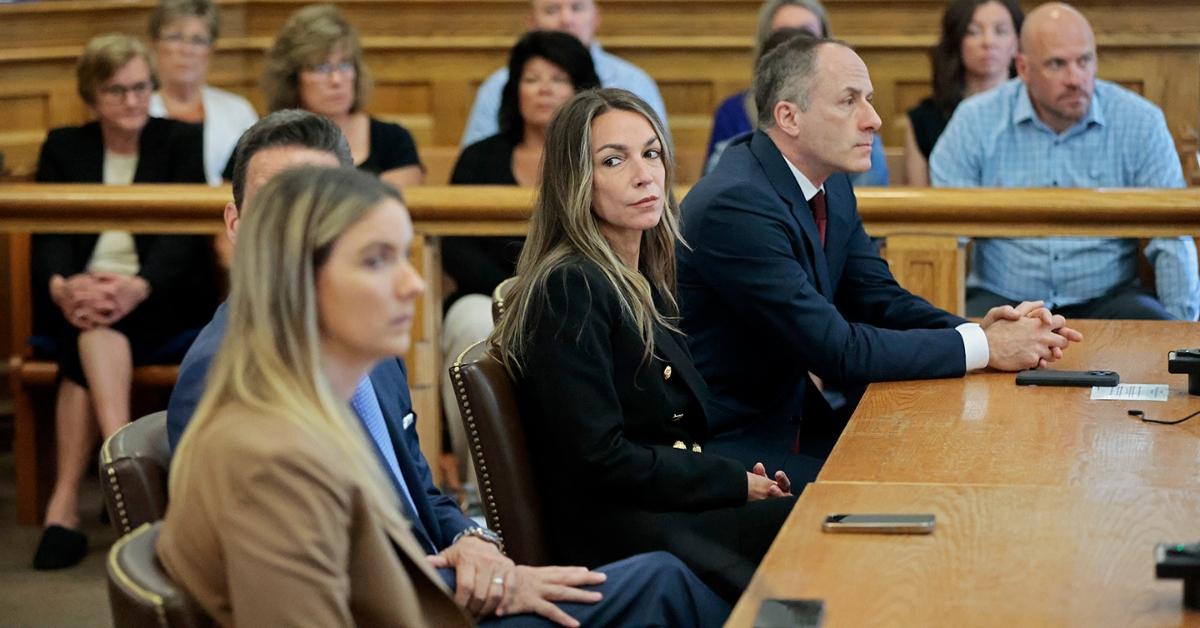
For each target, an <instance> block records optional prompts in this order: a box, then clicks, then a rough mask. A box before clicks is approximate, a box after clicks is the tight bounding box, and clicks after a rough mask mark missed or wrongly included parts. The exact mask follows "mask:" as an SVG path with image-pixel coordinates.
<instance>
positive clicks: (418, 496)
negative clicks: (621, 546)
mask: <svg viewBox="0 0 1200 628" xmlns="http://www.w3.org/2000/svg"><path fill="white" fill-rule="evenodd" d="M233 159H234V169H233V195H234V201H233V202H231V203H229V204H227V205H226V207H225V226H226V234H227V235H228V236H229V239H230V240H231V241H233V240H235V239H236V238H237V227H238V221H239V219H240V208H242V207H244V206H245V204H247V203H249V201H250V200H251V199H252V198H253V196H254V193H255V192H256V191H257V190H258V189H259V188H260V187H262V186H263V185H264V184H265V183H266V182H267V181H268V180H270V178H271V177H273V176H274V175H275V174H278V173H279V172H281V171H283V170H285V169H287V168H289V167H293V166H298V165H303V164H307V165H318V166H322V165H323V166H330V167H337V166H342V167H352V166H353V161H352V159H351V156H350V148H349V146H348V145H347V144H346V140H345V139H344V138H343V137H342V134H341V132H340V131H339V130H338V128H337V127H336V126H335V125H333V123H331V122H329V121H328V120H327V119H325V118H323V117H320V116H316V115H313V114H310V113H307V112H303V111H297V110H285V111H279V112H275V113H272V114H271V115H269V116H267V117H265V118H263V119H262V120H260V121H259V122H258V123H256V124H255V125H254V126H252V127H251V128H250V129H248V130H247V131H246V133H245V134H244V135H243V136H242V138H241V139H240V140H239V142H238V146H237V148H236V150H235V153H234V157H233ZM235 263H236V262H235ZM227 320H228V310H227V306H226V304H224V303H222V304H221V306H220V307H219V308H218V309H217V312H216V314H214V316H213V318H212V320H211V321H210V322H209V324H208V325H207V326H206V327H205V328H204V329H203V330H202V331H201V332H200V335H199V336H198V337H197V338H196V341H195V343H194V344H193V345H192V347H191V348H190V349H189V350H188V353H187V355H186V356H185V357H184V360H183V363H182V364H181V365H180V369H179V380H178V381H177V382H176V384H175V389H174V390H173V391H172V392H171V400H170V403H169V405H168V407H167V436H168V440H169V444H170V446H171V450H172V451H174V449H175V446H176V445H177V444H178V443H179V439H180V437H181V436H182V434H183V431H184V428H185V427H186V426H187V423H188V421H189V420H190V419H191V417H192V414H193V413H194V412H195V410H196V405H197V404H198V402H199V401H200V397H201V396H203V393H204V379H205V376H206V374H207V372H208V368H209V365H210V363H211V362H212V359H213V356H214V355H216V353H217V350H218V348H219V346H220V344H221V339H222V337H223V336H224V333H225V327H226V324H227ZM368 379H369V381H364V382H360V384H359V391H356V393H355V399H354V402H352V405H353V406H354V410H355V412H356V414H358V416H359V417H360V419H362V420H363V423H364V426H366V428H367V431H368V432H369V433H371V436H372V438H373V440H374V441H375V444H376V448H377V450H378V453H379V454H380V462H381V464H383V465H384V467H385V468H389V469H390V470H392V473H391V475H392V476H393V480H394V481H395V484H396V489H397V492H398V493H400V495H401V498H402V499H401V504H402V505H401V507H402V509H404V510H405V513H404V514H405V516H406V517H407V518H408V520H409V521H410V522H411V523H412V531H413V534H414V535H415V536H416V537H417V539H418V540H419V541H420V542H422V543H423V544H424V545H425V546H426V547H427V548H428V549H429V552H430V556H429V559H430V563H431V564H432V565H433V566H434V567H436V568H438V569H439V572H440V573H441V575H442V578H443V579H444V580H445V581H446V584H447V586H448V587H450V589H451V590H452V591H454V595H455V601H456V602H457V603H458V604H459V605H460V606H462V607H463V608H465V609H467V611H468V612H470V613H472V614H473V615H474V616H475V617H476V618H477V619H481V620H482V624H483V625H501V626H526V625H531V626H539V625H550V624H561V625H567V626H577V625H579V624H580V622H582V623H584V624H589V625H592V624H594V625H629V626H642V625H714V626H717V625H720V624H721V622H723V621H724V619H725V618H726V617H727V616H728V615H729V611H730V608H729V605H728V604H726V603H725V602H724V601H722V600H721V599H720V598H719V597H717V595H716V594H715V593H713V592H712V591H711V590H710V589H708V588H707V587H706V586H705V585H704V584H703V583H701V582H700V580H699V579H698V578H697V577H696V576H695V574H693V573H692V572H691V571H690V570H689V569H688V568H687V567H686V566H685V565H684V564H683V563H682V562H680V561H679V559H677V558H675V557H674V556H672V555H670V554H667V553H665V552H655V553H649V554H640V555H638V556H634V557H631V558H628V559H626V560H622V561H620V562H616V563H612V564H610V565H606V566H604V567H601V568H599V569H597V570H596V572H599V573H600V574H603V575H598V574H596V573H589V572H588V571H587V570H585V569H583V568H562V567H545V568H522V570H520V571H518V570H516V569H514V567H515V565H514V564H513V562H512V561H511V560H509V559H508V558H507V557H506V556H504V554H503V552H502V551H501V543H500V540H499V537H497V536H496V535H494V534H492V533H491V532H490V531H488V530H486V529H483V528H480V527H478V526H476V525H475V523H474V522H473V521H472V520H471V519H469V518H467V517H466V516H465V515H463V514H462V511H461V510H460V509H459V508H458V505H457V504H456V503H455V502H454V500H453V499H451V498H449V497H447V496H446V495H443V494H442V493H441V491H439V490H438V489H437V487H435V486H434V485H433V478H432V474H431V473H430V471H429V465H428V464H427V463H426V461H425V457H424V456H423V455H422V454H421V447H420V443H419V441H418V440H417V431H416V425H415V416H414V414H413V411H412V401H411V398H410V396H409V390H408V381H407V376H406V372H405V368H404V362H403V361H401V360H399V359H395V360H385V361H384V362H381V363H380V364H379V365H378V366H377V367H375V369H374V370H372V371H371V374H370V377H369V378H368ZM360 393H364V394H360ZM360 403H362V404H364V405H362V406H360V405H359V404H360ZM368 414H374V416H375V417H376V418H380V419H381V420H382V423H383V425H384V426H385V428H386V434H379V435H377V434H376V433H374V432H373V431H372V428H371V424H372V420H369V419H368V417H367V415H368ZM392 463H395V467H394V468H393V467H391V464H392ZM597 582H600V584H595V583H597ZM584 584H591V585H593V586H587V587H586V588H583V586H582V585H584ZM506 587H508V589H509V594H510V595H511V596H512V597H516V598H523V600H524V602H526V606H529V607H531V608H533V609H534V613H536V614H527V615H514V616H511V617H494V616H491V615H492V613H493V611H494V610H495V609H496V607H497V605H498V604H499V602H500V600H501V597H502V596H504V595H505V591H506ZM513 589H515V591H514V590H513Z"/></svg>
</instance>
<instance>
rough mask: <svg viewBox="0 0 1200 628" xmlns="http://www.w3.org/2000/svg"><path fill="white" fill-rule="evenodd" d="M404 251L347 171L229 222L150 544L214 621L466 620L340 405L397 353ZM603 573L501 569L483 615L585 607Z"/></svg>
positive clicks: (383, 191) (296, 182)
mask: <svg viewBox="0 0 1200 628" xmlns="http://www.w3.org/2000/svg"><path fill="white" fill-rule="evenodd" d="M411 240H412V223H411V222H410V220H409V217H408V213H407V211H406V210H405V209H404V206H403V205H402V204H401V202H400V198H399V195H398V194H397V193H396V192H395V190H393V189H392V188H390V187H388V186H387V185H385V184H381V183H379V181H378V180H377V179H375V178H374V177H372V176H370V175H367V174H362V173H358V172H355V171H353V170H350V169H340V170H335V169H319V168H303V169H297V170H291V171H288V172H284V173H283V174H280V175H278V176H276V177H275V178H274V179H273V180H272V181H271V182H270V183H268V184H267V185H266V186H265V187H264V188H263V189H262V190H261V191H260V192H259V193H258V194H257V195H256V202H255V203H254V204H253V206H252V207H251V208H250V211H248V212H246V214H245V217H244V218H243V220H242V221H241V227H240V229H239V237H238V240H237V245H236V247H237V248H236V250H235V258H236V260H237V261H236V263H235V264H234V265H233V276H232V289H231V294H230V299H229V305H228V308H229V309H228V311H229V320H228V329H227V332H226V334H225V338H224V341H223V344H222V345H221V348H220V350H219V352H218V354H217V357H216V358H215V360H214V362H213V365H212V367H211V369H210V371H209V374H208V380H207V386H206V391H205V395H204V397H203V398H202V399H201V401H200V405H199V407H198V408H197V409H196V412H195V415H194V417H193V419H192V421H191V424H190V426H189V428H188V430H187V431H186V432H185V433H184V435H183V439H182V440H181V441H180V444H179V446H178V448H177V450H176V453H175V457H174V460H173V463H172V468H171V479H170V489H171V491H170V492H171V502H170V507H169V509H168V512H167V515H166V520H165V522H164V525H163V530H162V534H161V536H160V538H159V541H158V546H157V550H158V554H159V557H160V559H161V560H162V563H163V566H164V567H165V568H166V570H167V572H168V573H169V574H170V575H171V577H172V578H173V579H174V580H175V581H176V582H178V583H179V584H180V585H181V586H182V587H183V588H184V589H185V590H186V591H187V592H188V593H190V594H191V595H192V596H193V597H194V598H195V600H196V601H197V602H198V603H199V605H200V606H201V607H202V608H203V609H204V610H205V611H206V612H207V613H208V614H209V615H211V616H212V617H213V618H214V619H215V620H216V621H217V623H219V624H221V625H226V626H228V625H244V626H276V625H312V626H344V625H355V624H358V625H369V626H467V625H471V624H472V619H471V617H470V616H469V615H467V614H466V612H464V611H463V610H461V609H460V608H459V607H458V606H457V605H456V604H455V602H454V600H453V598H451V597H450V596H449V595H448V593H447V584H446V583H445V581H444V580H443V579H442V578H440V577H439V574H438V572H436V571H435V570H434V568H433V567H432V566H431V565H432V561H431V559H430V557H429V556H427V555H426V554H427V551H426V549H425V548H424V547H422V546H421V544H420V542H419V541H418V540H417V539H416V537H414V536H413V534H412V532H411V530H410V528H409V525H408V523H407V522H406V520H405V519H404V518H403V515H401V514H400V513H401V512H402V509H401V506H400V503H399V500H400V496H399V494H398V493H397V491H396V490H394V489H393V488H392V486H391V485H390V484H389V480H388V479H387V477H386V476H385V475H384V474H385V471H384V467H383V465H381V464H380V462H379V457H378V456H377V455H376V453H375V452H374V451H373V450H372V449H371V447H372V445H371V442H372V441H371V440H370V439H371V438H372V436H371V435H369V434H368V429H370V428H367V427H364V424H363V422H361V421H359V420H358V419H357V418H356V417H355V415H354V414H353V413H352V412H351V411H350V408H349V405H350V404H349V401H350V399H351V397H352V395H353V394H354V391H355V388H356V386H357V385H358V383H359V382H360V381H361V380H362V379H363V378H364V377H365V376H366V375H367V373H368V372H369V371H370V369H371V368H372V367H373V366H374V365H375V364H376V363H377V362H378V361H379V360H381V359H384V358H387V357H389V356H395V355H399V354H403V353H404V352H405V351H406V350H407V349H408V346H409V341H410V330H411V323H412V320H413V315H414V311H415V299H416V297H417V296H418V295H419V294H420V293H421V292H422V291H423V289H424V286H423V284H422V282H421V279H420V278H419V277H418V276H417V274H416V271H415V269H414V268H413V267H412V265H411V264H410V263H409V262H408V249H409V247H410V244H411ZM604 578H605V576H604V574H599V573H595V572H590V571H588V570H587V569H585V568H582V567H541V568H534V567H526V566H516V567H513V568H511V569H510V570H509V571H508V572H507V573H506V574H504V575H503V576H498V577H496V578H494V580H495V581H496V583H495V584H496V586H498V587H500V589H501V591H502V593H501V596H500V601H499V606H498V607H497V608H496V609H495V614H496V615H517V614H521V613H528V612H531V611H532V612H539V613H540V612H543V611H544V609H543V608H542V607H543V606H544V605H545V604H548V603H549V601H548V600H556V601H569V602H596V601H597V600H598V599H599V598H600V594H599V593H596V592H593V591H586V590H583V589H579V588H576V587H579V586H581V585H589V584H597V583H600V582H602V581H603V580H604ZM551 589H553V590H554V591H555V593H553V594H550V593H547V591H548V590H551ZM564 617H566V616H565V615H564ZM506 619H507V618H506ZM511 619H517V618H511ZM530 620H531V621H542V620H541V618H533V617H530ZM566 620H568V621H567V622H566V623H571V622H570V621H569V620H570V617H566Z"/></svg>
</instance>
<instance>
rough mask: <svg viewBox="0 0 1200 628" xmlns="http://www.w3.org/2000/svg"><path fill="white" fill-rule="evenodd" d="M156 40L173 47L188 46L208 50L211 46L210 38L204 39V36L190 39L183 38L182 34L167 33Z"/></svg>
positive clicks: (193, 36) (194, 36) (195, 36)
mask: <svg viewBox="0 0 1200 628" xmlns="http://www.w3.org/2000/svg"><path fill="white" fill-rule="evenodd" d="M158 40H159V41H161V42H163V43H165V44H171V45H173V46H182V45H184V44H190V45H192V46H195V47H197V48H208V47H209V46H211V45H212V38H211V37H205V36H204V35H192V36H191V37H185V36H184V35H183V33H168V34H166V35H163V36H162V37H159V38H158Z"/></svg>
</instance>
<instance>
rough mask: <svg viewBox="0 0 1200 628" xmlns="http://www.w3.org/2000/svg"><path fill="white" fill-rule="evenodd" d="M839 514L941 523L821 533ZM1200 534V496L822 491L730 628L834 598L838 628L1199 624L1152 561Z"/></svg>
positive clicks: (831, 619) (892, 487)
mask: <svg viewBox="0 0 1200 628" xmlns="http://www.w3.org/2000/svg"><path fill="white" fill-rule="evenodd" d="M1194 471H1195V470H1194V469H1193V470H1192V472H1193V473H1194ZM836 512H903V513H925V512H928V513H933V514H934V515H935V516H936V517H937V522H936V528H935V530H934V532H933V533H932V534H929V535H882V534H880V535H865V534H827V533H824V532H822V531H821V522H822V520H823V519H824V517H825V516H826V515H827V514H830V513H836ZM1198 524H1200V493H1197V492H1196V491H1192V490H1169V489H1151V488H1135V487H1129V486H1125V487H1118V486H1088V487H1084V486H1073V487H1068V486H964V485H918V484H855V483H841V482H818V483H816V484H811V485H809V486H808V487H807V488H806V489H805V491H804V493H803V495H801V496H800V499H799V501H798V502H797V504H796V508H795V509H794V510H793V511H792V513H791V515H790V516H789V517H788V519H787V521H786V522H785V523H784V526H783V529H782V530H781V531H780V533H779V536H778V537H777V538H776V539H775V543H774V544H773V545H772V546H771V550H770V552H769V553H768V554H767V557H766V559H764V561H763V563H762V565H761V566H760V567H759V569H758V571H757V572H756V573H755V575H754V579H753V581H752V582H751V583H750V587H749V588H748V589H747V591H746V593H745V594H744V595H743V596H742V598H741V600H739V602H738V604H737V606H736V607H735V608H734V611H733V615H732V617H730V620H729V622H728V624H727V626H735V627H743V626H745V627H748V626H751V625H752V624H753V621H754V617H755V615H756V614H757V613H758V607H759V603H760V602H761V600H763V599H766V598H807V599H821V600H824V603H825V621H824V624H823V625H824V626H826V627H827V628H836V627H838V626H854V627H859V626H872V627H875V626H1005V627H1007V626H1168V625H1169V626H1180V625H1183V626H1200V612H1197V611H1185V610H1184V609H1183V606H1182V604H1181V597H1182V589H1183V587H1182V584H1181V583H1180V581H1178V580H1156V579H1155V577H1154V558H1153V551H1154V545H1155V544H1156V543H1159V542H1175V541H1187V542H1191V541H1194V540H1196V539H1197V537H1200V525H1198Z"/></svg>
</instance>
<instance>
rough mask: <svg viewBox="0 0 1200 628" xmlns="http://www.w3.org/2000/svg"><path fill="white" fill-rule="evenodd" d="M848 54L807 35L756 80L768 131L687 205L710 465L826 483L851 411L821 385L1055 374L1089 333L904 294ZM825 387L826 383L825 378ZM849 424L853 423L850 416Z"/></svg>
mask: <svg viewBox="0 0 1200 628" xmlns="http://www.w3.org/2000/svg"><path fill="white" fill-rule="evenodd" d="M871 98H872V87H871V80H870V76H869V75H868V73H867V67H866V65H865V64H864V63H863V61H862V59H860V58H859V57H858V55H857V54H855V53H854V51H853V50H851V49H850V48H849V47H848V46H846V45H845V44H843V43H841V42H837V41H833V40H827V39H825V40H822V39H813V38H809V37H803V36H798V37H796V38H794V39H792V40H790V41H788V42H787V43H785V44H783V45H781V46H779V48H777V49H776V50H774V51H772V52H771V53H770V54H768V55H766V56H764V57H763V59H762V60H761V61H760V62H759V66H758V69H757V71H756V73H755V100H756V103H757V105H758V111H759V119H758V126H759V128H760V130H759V131H756V132H755V133H753V134H752V135H751V136H749V137H748V138H745V139H743V140H741V141H740V142H738V143H736V144H735V145H733V146H730V147H729V148H728V149H727V150H726V152H725V155H724V156H723V157H722V159H721V162H720V164H719V165H718V166H717V168H716V170H715V171H714V172H713V173H712V174H710V175H709V176H707V177H705V178H704V179H702V180H701V181H700V182H699V183H698V184H697V185H696V186H695V187H694V188H692V191H691V193H690V194H688V196H687V198H686V199H685V200H684V202H683V237H684V240H685V241H686V242H687V244H686V245H684V244H680V245H679V247H678V263H679V271H678V273H679V274H678V277H679V297H680V301H681V307H682V316H683V328H684V330H685V331H686V332H687V334H688V340H689V342H690V346H691V350H692V355H693V356H694V357H695V359H696V366H697V367H698V368H699V369H700V371H701V373H702V374H703V375H704V377H705V379H706V381H707V382H708V385H709V387H710V389H711V393H712V398H711V401H710V407H709V408H708V417H709V422H710V425H711V428H712V432H713V434H714V437H713V440H712V441H711V442H710V443H708V444H706V445H705V451H712V452H715V453H718V454H723V455H728V456H732V457H735V458H738V459H740V460H742V461H744V462H745V463H746V464H751V463H753V462H756V461H760V460H761V461H762V462H763V463H765V464H766V466H767V468H770V469H783V470H784V471H786V472H787V474H788V476H789V477H790V478H791V479H792V481H793V483H804V482H808V481H812V480H813V479H815V478H816V475H817V472H818V471H819V470H820V467H821V464H822V463H823V462H824V460H825V458H826V456H827V455H828V453H829V451H830V449H831V448H832V446H833V443H834V442H836V440H837V437H838V435H840V433H841V430H842V427H844V422H845V417H846V416H848V415H849V412H848V411H847V412H845V413H840V414H841V416H835V415H834V413H833V412H832V411H831V409H830V407H829V405H828V404H827V403H826V401H825V399H824V397H823V396H822V394H821V391H820V386H821V384H820V382H825V383H828V384H830V385H832V386H836V387H838V388H839V389H841V390H849V389H854V388H855V387H857V388H858V389H859V390H861V387H862V386H865V385H866V384H867V383H869V382H875V381H884V380H898V379H920V378H934V377H957V376H961V375H963V374H964V373H966V372H968V371H971V370H975V369H980V368H984V367H992V368H995V369H1001V370H1007V371H1015V370H1020V369H1025V368H1031V367H1035V366H1038V365H1039V364H1044V363H1046V362H1050V361H1053V360H1055V359H1057V358H1058V357H1060V356H1061V354H1062V353H1061V352H1062V350H1063V349H1064V348H1066V347H1067V345H1068V344H1069V342H1070V341H1074V340H1080V339H1082V336H1080V335H1079V334H1078V332H1076V331H1074V330H1071V329H1069V328H1067V327H1065V326H1064V325H1065V321H1064V320H1063V319H1062V317H1061V316H1056V315H1053V314H1051V313H1050V312H1049V311H1047V310H1046V309H1045V308H1043V307H1041V303H1038V302H1031V303H1022V304H1021V305H1020V306H1018V307H1016V308H1013V307H1005V308H996V309H994V310H992V311H990V312H989V313H988V315H987V316H986V317H985V318H984V319H983V321H982V322H981V323H980V324H978V325H976V324H974V323H969V322H967V321H966V320H964V319H962V318H960V317H958V316H955V315H953V314H950V313H948V312H945V311H942V310H940V309H938V308H935V307H933V306H932V305H930V304H929V303H928V302H926V301H925V300H923V299H921V298H919V297H916V296H914V295H912V294H911V293H909V292H908V291H907V290H904V289H903V288H901V287H900V286H899V285H898V284H897V283H896V281H895V279H893V277H892V274H891V272H890V271H889V270H888V265H887V263H886V262H885V261H884V260H882V259H881V258H880V257H879V254H878V252H877V251H876V249H875V247H874V245H872V243H871V241H870V239H869V238H868V237H867V234H866V232H865V231H864V230H863V226H862V220H861V219H860V218H859V215H858V211H857V208H856V202H855V198H854V190H853V188H852V187H851V185H850V181H849V179H848V178H847V176H846V175H845V174H843V173H846V172H862V171H864V170H866V169H867V168H869V167H870V165H871V142H872V140H873V139H874V136H875V133H876V131H877V130H878V129H879V126H880V124H881V121H880V119H879V116H878V115H877V114H876V113H875V109H874V108H873V107H872V106H871ZM814 376H815V378H816V379H814ZM849 405H850V407H849V408H848V410H852V409H853V407H852V406H853V403H851V404H849Z"/></svg>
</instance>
